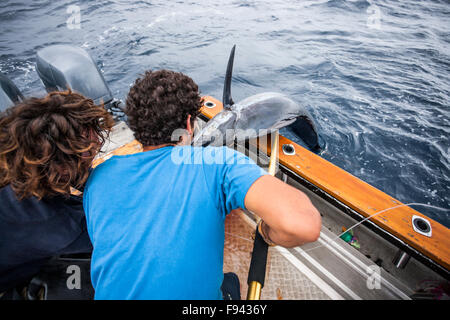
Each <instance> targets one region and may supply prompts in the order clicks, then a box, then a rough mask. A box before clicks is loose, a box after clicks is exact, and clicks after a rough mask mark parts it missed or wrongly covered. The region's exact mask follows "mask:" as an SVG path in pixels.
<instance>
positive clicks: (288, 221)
mask: <svg viewBox="0 0 450 320" xmlns="http://www.w3.org/2000/svg"><path fill="white" fill-rule="evenodd" d="M245 206H246V208H247V209H248V210H250V211H252V212H253V213H255V214H256V215H257V216H259V217H260V218H261V219H263V221H264V222H265V224H266V225H267V227H266V229H265V233H266V235H267V236H268V237H269V238H270V239H271V240H272V241H273V242H275V243H276V244H278V245H281V246H283V247H288V248H290V247H295V246H299V245H301V244H304V243H307V242H314V241H316V240H317V239H318V237H319V235H320V228H321V223H322V222H321V217H320V213H319V211H317V209H316V208H315V207H314V206H313V204H312V203H311V201H310V200H309V198H308V197H307V196H306V195H305V194H304V193H303V192H301V191H300V190H297V189H295V188H293V187H291V186H289V185H288V184H286V183H284V182H282V181H280V180H279V179H277V178H275V177H272V176H269V175H265V176H262V177H261V178H259V179H258V180H256V181H255V182H254V183H253V185H252V186H251V187H250V189H249V190H248V192H247V195H246V196H245Z"/></svg>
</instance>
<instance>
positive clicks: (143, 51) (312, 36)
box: [0, 0, 450, 227]
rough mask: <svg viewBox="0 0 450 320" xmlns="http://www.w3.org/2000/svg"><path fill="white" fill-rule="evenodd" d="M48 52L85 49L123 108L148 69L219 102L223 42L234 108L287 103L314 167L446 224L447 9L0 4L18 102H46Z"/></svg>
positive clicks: (393, 4) (383, 1)
mask: <svg viewBox="0 0 450 320" xmlns="http://www.w3.org/2000/svg"><path fill="white" fill-rule="evenodd" d="M78 12H79V14H78ZM53 44H73V45H76V46H79V47H82V48H84V49H86V50H87V51H89V52H90V53H91V55H92V56H93V57H94V59H95V60H96V61H97V63H98V66H99V68H100V69H101V71H102V72H103V74H104V77H105V79H106V81H107V82H108V84H109V86H110V88H111V91H112V93H113V94H114V96H115V97H117V98H119V99H122V100H124V99H125V97H126V94H127V92H128V90H129V87H130V85H131V84H132V83H133V81H134V80H135V79H136V78H137V77H138V76H139V75H140V74H142V73H143V72H144V71H145V70H147V69H161V68H166V69H172V70H175V71H180V72H184V73H186V74H188V75H189V76H191V77H192V78H193V79H194V80H195V81H196V82H197V83H198V84H199V87H200V89H201V92H202V94H205V95H206V94H207V95H213V96H215V97H217V98H221V97H222V89H223V81H224V73H225V69H226V63H227V59H228V55H229V52H230V49H231V47H232V46H233V45H234V44H236V45H237V49H236V57H235V64H234V78H233V85H232V94H233V98H234V100H235V101H239V100H242V99H244V98H246V97H248V96H250V95H253V94H256V93H261V92H265V91H278V92H283V93H285V94H287V95H288V96H290V97H291V98H292V99H294V100H296V101H297V102H299V103H301V104H303V105H304V106H305V107H306V108H307V109H308V110H309V112H310V113H311V114H312V116H313V118H314V120H315V122H316V124H317V126H318V129H319V132H320V138H321V141H322V144H323V147H324V149H323V151H322V152H321V153H320V155H321V156H322V157H324V158H325V159H327V160H329V161H331V162H332V163H334V164H336V165H337V166H339V167H341V168H343V169H345V170H347V171H348V172H350V173H351V174H353V175H355V176H357V177H359V178H361V179H362V180H364V181H366V182H368V183H370V184H372V185H373V186H375V187H377V188H379V189H381V190H383V191H384V192H386V193H388V194H389V195H391V196H393V197H395V198H397V199H399V200H400V201H402V202H404V203H410V202H419V203H424V204H429V205H433V206H437V207H441V208H446V209H447V211H444V210H438V209H435V208H425V207H414V208H415V209H417V210H418V211H420V212H423V213H424V214H426V215H428V216H429V217H431V218H433V219H435V220H437V221H439V222H440V223H442V224H444V225H445V226H447V227H449V226H450V211H449V210H448V209H450V161H449V159H450V157H449V154H450V141H449V139H450V138H449V137H450V135H449V133H450V109H449V108H450V1H448V0H442V1H432V0H427V1H418V0H402V1H394V0H389V1H387V0H371V1H368V0H316V1H306V0H305V1H301V0H297V1H280V0H271V1H266V0H261V1H251V0H249V1H244V0H235V1H227V0H220V1H219V0H208V1H206V0H200V1H198V0H197V1H167V0H164V1H163V0H160V1H128V0H111V1H98V0H95V1H93V0H92V1H87V0H77V1H68V0H61V1H54V0H51V1H50V0H34V1H17V0H1V1H0V72H2V73H5V74H6V75H8V76H9V77H10V78H11V79H12V80H13V81H14V82H15V83H16V85H17V86H18V87H19V88H20V89H21V90H22V91H23V92H24V94H25V95H27V96H33V95H34V96H42V95H44V94H45V91H44V88H43V85H42V83H41V82H40V80H39V78H38V76H37V74H36V72H35V67H34V64H35V54H36V51H37V50H39V49H41V48H44V47H46V46H49V45H53ZM282 133H283V134H285V135H287V136H288V137H289V138H291V139H294V140H296V141H298V138H297V137H296V136H295V135H294V134H293V133H292V132H290V131H289V130H285V131H284V132H282ZM393 212H394V211H393ZM393 214H395V213H393Z"/></svg>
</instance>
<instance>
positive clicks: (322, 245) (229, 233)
mask: <svg viewBox="0 0 450 320" xmlns="http://www.w3.org/2000/svg"><path fill="white" fill-rule="evenodd" d="M406 206H424V207H428V208H433V209H437V210H442V211H450V209H446V208H441V207H436V206H433V205H429V204H425V203H417V202H411V203H406V204H400V205H398V206H394V207H390V208H387V209H383V210H380V211H378V212H375V213H374V214H372V215H370V216H368V217H367V218H364V219H363V220H361V221H359V222H357V223H355V224H354V225H353V226H351V227H350V228H348V229H346V230H345V231H344V232H342V233H341V234H339V235H338V236H336V237H335V238H332V239H331V240H329V241H326V240H323V239H322V241H324V242H325V243H324V244H320V245H318V246H315V247H313V248H309V249H303V251H304V252H309V251H312V250H315V249H318V248H321V247H324V246H326V245H327V244H330V243H331V242H334V241H336V240H337V239H339V238H340V237H341V236H342V235H343V234H344V233H346V232H349V231H350V230H352V229H354V228H356V227H357V226H359V225H360V224H362V223H364V222H366V221H367V220H369V219H371V218H373V217H375V216H376V215H379V214H380V213H383V212H386V211H389V210H394V209H397V208H401V207H406ZM225 234H228V235H230V236H233V237H236V238H239V239H242V240H245V241H249V242H253V240H251V239H247V238H244V237H241V236H238V235H236V234H233V233H231V232H225Z"/></svg>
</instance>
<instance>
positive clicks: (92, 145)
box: [0, 90, 114, 199]
mask: <svg viewBox="0 0 450 320" xmlns="http://www.w3.org/2000/svg"><path fill="white" fill-rule="evenodd" d="M113 123H114V121H113V118H112V116H111V115H110V114H109V113H108V112H107V111H106V110H105V109H104V108H103V107H101V106H96V105H95V104H94V102H93V101H92V100H91V99H87V98H85V97H83V96H82V95H80V94H78V93H74V92H72V91H70V90H69V91H65V92H52V93H49V94H48V95H47V96H46V97H45V98H42V99H39V98H30V99H27V100H24V101H23V102H20V103H18V104H16V105H15V106H13V107H11V108H9V109H7V110H6V111H5V112H4V113H2V114H0V187H4V186H6V185H8V184H10V186H11V188H12V189H13V190H14V192H15V193H16V195H17V197H18V198H19V199H23V198H25V197H29V196H35V197H37V198H38V199H42V198H43V197H51V196H55V195H58V194H63V195H69V194H70V187H74V188H79V187H81V186H82V185H83V184H84V182H85V181H86V179H87V177H88V175H89V167H90V165H91V162H92V160H93V158H94V157H95V155H96V154H97V152H98V151H99V150H100V148H101V146H102V144H103V143H104V142H105V139H106V137H107V134H108V133H109V131H110V130H111V128H112V126H113Z"/></svg>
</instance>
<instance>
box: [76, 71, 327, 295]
mask: <svg viewBox="0 0 450 320" xmlns="http://www.w3.org/2000/svg"><path fill="white" fill-rule="evenodd" d="M200 107H201V98H200V96H199V93H198V87H197V85H196V84H195V83H194V82H193V81H192V79H191V78H189V77H187V76H185V75H183V74H181V73H176V72H172V71H167V70H160V71H156V72H151V71H148V72H146V73H145V75H144V76H143V77H142V78H139V79H137V80H136V82H135V84H134V86H133V87H132V88H131V90H130V92H129V95H128V98H127V108H126V114H127V116H128V123H129V126H130V128H131V129H132V130H133V132H134V134H135V137H136V139H137V140H138V141H139V142H141V143H142V145H143V146H144V152H141V153H138V154H132V155H123V156H113V157H112V158H111V159H109V160H108V161H106V162H104V163H103V164H101V165H100V166H98V167H97V168H96V169H95V170H94V171H93V173H92V174H91V176H90V177H89V179H88V182H87V184H86V187H85V190H84V201H83V205H84V209H85V213H86V220H87V225H88V233H89V236H90V238H91V241H92V243H93V247H94V250H93V254H92V262H91V280H92V284H93V286H94V289H95V298H96V299H222V292H221V285H222V281H223V278H224V275H223V249H224V220H225V216H226V215H227V214H228V213H229V212H230V211H232V210H234V209H237V208H246V209H248V210H251V211H252V212H254V213H255V214H257V215H258V216H259V217H261V218H262V219H263V220H264V221H265V223H264V224H263V226H262V233H263V236H264V237H265V238H266V239H267V241H269V240H270V241H272V242H274V243H276V244H279V245H282V246H285V247H293V246H297V245H300V244H302V243H305V242H311V241H315V240H316V239H317V238H318V236H319V233H320V226H321V219H320V214H319V213H318V211H317V210H316V209H315V208H314V206H313V205H312V204H311V202H310V200H309V199H308V198H307V197H306V195H304V194H303V193H302V192H300V191H299V190H297V189H295V188H292V187H290V186H288V185H287V184H284V183H283V182H281V181H280V180H278V179H276V178H274V177H272V176H270V175H267V174H265V172H264V171H263V170H262V169H261V168H259V167H258V166H257V165H256V164H255V163H254V162H252V161H251V160H250V159H248V158H247V157H245V156H244V155H243V154H241V153H239V152H236V151H234V150H232V149H229V148H226V147H220V148H213V147H207V148H197V147H191V146H190V145H189V141H190V138H191V136H192V132H193V130H192V128H193V127H194V122H193V121H191V120H193V119H195V117H196V115H197V114H198V111H199V109H200ZM179 128H183V129H185V132H186V134H185V135H182V136H181V138H180V139H179V140H178V141H175V142H174V141H173V140H172V137H173V132H174V131H175V130H176V129H179ZM268 195H270V197H269V196H268Z"/></svg>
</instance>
